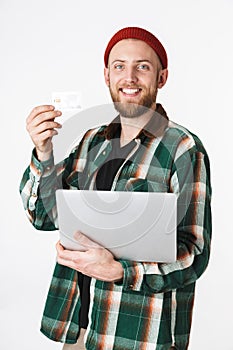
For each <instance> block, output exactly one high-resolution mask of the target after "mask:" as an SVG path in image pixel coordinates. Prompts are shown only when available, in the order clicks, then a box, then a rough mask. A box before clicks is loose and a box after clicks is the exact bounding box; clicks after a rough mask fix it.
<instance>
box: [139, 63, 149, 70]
mask: <svg viewBox="0 0 233 350" xmlns="http://www.w3.org/2000/svg"><path fill="white" fill-rule="evenodd" d="M138 69H140V70H149V66H148V65H147V64H140V65H139V66H138Z"/></svg>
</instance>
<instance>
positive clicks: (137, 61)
mask: <svg viewBox="0 0 233 350" xmlns="http://www.w3.org/2000/svg"><path fill="white" fill-rule="evenodd" d="M118 62H120V63H124V62H127V60H122V59H116V60H114V61H112V62H111V65H112V64H114V63H118ZM134 62H135V63H142V62H147V63H150V64H151V61H150V60H148V59H140V60H135V61H134Z"/></svg>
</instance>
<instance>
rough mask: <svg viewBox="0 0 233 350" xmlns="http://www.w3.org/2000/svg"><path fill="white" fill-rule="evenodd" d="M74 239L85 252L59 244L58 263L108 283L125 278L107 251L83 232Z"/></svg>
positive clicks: (76, 234) (57, 246)
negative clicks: (68, 248)
mask: <svg viewBox="0 0 233 350" xmlns="http://www.w3.org/2000/svg"><path fill="white" fill-rule="evenodd" d="M74 238H75V239H76V240H77V241H78V242H79V243H80V244H82V245H83V246H84V248H86V250H85V251H84V252H81V251H72V250H67V249H65V248H64V247H63V246H62V245H61V244H60V241H59V242H57V244H56V248H57V262H58V263H59V264H61V265H65V266H67V267H70V268H72V269H74V270H77V271H80V272H82V273H83V274H85V275H87V276H90V277H93V278H96V279H98V280H101V281H106V282H116V281H119V280H121V279H122V278H123V267H122V265H121V264H120V263H119V262H118V261H116V260H115V259H114V256H113V255H112V253H111V252H109V251H108V250H107V249H105V248H103V247H102V246H100V245H99V244H97V243H95V242H93V241H92V240H90V239H89V238H88V237H86V236H85V235H84V234H82V233H81V232H79V231H78V232H76V233H75V234H74Z"/></svg>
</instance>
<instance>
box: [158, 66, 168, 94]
mask: <svg viewBox="0 0 233 350" xmlns="http://www.w3.org/2000/svg"><path fill="white" fill-rule="evenodd" d="M167 77H168V70H167V69H162V70H161V71H160V72H159V76H158V88H159V89H161V88H162V87H163V86H164V85H165V84H166V81H167Z"/></svg>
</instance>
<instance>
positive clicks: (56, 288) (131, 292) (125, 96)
mask: <svg viewBox="0 0 233 350" xmlns="http://www.w3.org/2000/svg"><path fill="white" fill-rule="evenodd" d="M104 62H105V69H104V76H105V82H106V84H107V86H108V87H109V91H110V94H111V97H112V100H113V103H114V106H115V109H116V110H117V111H118V113H119V115H118V116H117V117H116V119H115V120H114V121H113V122H111V123H110V124H109V125H105V126H100V127H97V128H94V129H91V130H88V131H87V132H86V133H85V135H84V136H83V139H82V140H81V142H80V144H79V145H78V146H77V147H75V148H74V150H73V151H72V152H71V153H70V155H69V157H67V159H65V160H64V161H63V162H61V163H60V164H58V165H54V161H53V152H52V150H53V147H52V138H53V136H54V135H56V134H57V128H60V127H61V125H60V124H59V123H58V122H57V121H56V119H55V118H56V117H58V116H60V115H61V112H59V111H56V110H54V107H53V106H39V107H36V108H34V109H33V111H32V112H31V113H30V115H29V117H28V118H27V130H28V132H29V134H30V136H31V138H32V141H33V142H34V144H35V149H34V150H33V154H32V160H31V164H30V166H29V167H28V168H27V169H26V171H25V173H24V176H23V178H22V182H21V185H20V192H21V196H22V199H23V203H24V206H25V210H26V212H27V214H28V217H29V219H30V220H31V222H32V224H33V225H34V226H35V227H36V228H37V229H39V230H55V229H57V224H56V202H55V190H56V189H58V188H66V189H71V188H72V189H88V190H119V191H156V192H174V193H176V194H177V200H178V226H177V261H176V262H174V263H166V264H165V263H163V264H161V263H148V262H136V261H128V260H121V259H119V260H117V259H115V258H114V256H113V255H112V254H111V253H110V252H109V251H108V250H106V249H104V248H103V247H100V246H99V245H97V244H95V243H94V242H92V241H90V240H89V239H88V238H87V237H86V236H85V232H84V234H83V233H81V232H77V233H76V239H77V240H79V241H80V242H81V243H82V244H83V245H85V246H86V251H85V252H78V251H69V250H66V249H64V247H62V245H61V244H60V243H59V242H58V243H57V264H56V267H55V271H54V275H53V279H52V282H51V286H50V290H49V293H48V297H47V301H46V305H45V309H44V314H43V319H42V325H41V331H42V332H43V333H44V334H45V335H46V336H48V337H49V338H50V339H53V340H55V341H60V342H64V343H66V344H65V345H64V349H67V350H68V349H82V348H83V334H84V333H85V329H87V330H86V333H85V337H84V341H85V348H86V349H89V350H93V349H97V350H101V349H103V350H105V349H106V350H107V349H108V350H111V349H115V350H132V349H143V350H152V349H153V350H154V349H156V350H168V349H179V350H185V349H187V348H188V344H189V336H190V328H191V321H192V309H193V301H194V291H195V282H196V280H197V279H198V278H199V277H200V276H201V275H202V273H203V272H204V271H205V269H206V267H207V264H208V261H209V254H210V241H211V206H210V201H211V184H210V169H209V159H208V155H207V153H206V151H205V149H204V147H203V145H202V143H201V141H200V140H199V138H198V137H197V136H196V135H194V134H193V133H191V132H190V131H188V130H187V129H185V128H184V127H182V126H180V125H177V124H175V123H173V122H171V121H170V120H169V119H168V117H167V114H166V112H165V110H164V108H163V107H162V106H161V105H160V104H158V103H157V102H156V99H157V92H158V89H160V88H162V87H163V86H164V85H165V83H166V81H167V76H168V69H167V54H166V51H165V49H164V47H163V45H162V44H161V42H160V41H159V40H158V39H157V38H156V37H155V36H154V35H153V34H152V33H150V32H148V31H147V30H145V29H142V28H138V27H127V28H123V29H121V30H119V31H118V32H117V33H116V34H115V35H114V36H113V37H112V38H111V40H110V41H109V43H108V45H107V48H106V51H105V55H104ZM89 292H90V293H89ZM77 340H78V343H76V342H77ZM69 344H70V345H69ZM72 344H75V345H72Z"/></svg>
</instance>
